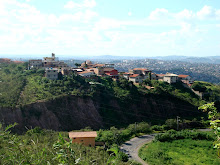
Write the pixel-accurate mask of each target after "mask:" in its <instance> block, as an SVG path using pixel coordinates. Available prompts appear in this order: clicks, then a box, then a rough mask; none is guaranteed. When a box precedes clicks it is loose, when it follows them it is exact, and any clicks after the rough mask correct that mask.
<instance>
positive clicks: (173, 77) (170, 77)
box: [163, 73, 178, 84]
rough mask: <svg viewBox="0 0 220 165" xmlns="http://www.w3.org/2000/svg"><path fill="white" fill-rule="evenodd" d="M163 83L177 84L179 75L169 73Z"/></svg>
mask: <svg viewBox="0 0 220 165" xmlns="http://www.w3.org/2000/svg"><path fill="white" fill-rule="evenodd" d="M163 81H165V82H168V83H169V84H173V83H176V82H177V81H178V75H176V74H172V73H167V74H165V75H164V77H163Z"/></svg>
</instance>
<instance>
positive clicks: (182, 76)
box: [178, 74, 189, 78]
mask: <svg viewBox="0 0 220 165" xmlns="http://www.w3.org/2000/svg"><path fill="white" fill-rule="evenodd" d="M188 76H189V75H183V74H180V75H179V76H178V77H180V78H186V77H188Z"/></svg>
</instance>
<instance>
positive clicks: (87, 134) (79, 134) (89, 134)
mask: <svg viewBox="0 0 220 165" xmlns="http://www.w3.org/2000/svg"><path fill="white" fill-rule="evenodd" d="M74 137H97V132H96V131H90V132H69V138H74Z"/></svg>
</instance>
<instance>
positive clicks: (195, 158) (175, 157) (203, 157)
mask: <svg viewBox="0 0 220 165" xmlns="http://www.w3.org/2000/svg"><path fill="white" fill-rule="evenodd" d="M212 144H213V142H212V141H207V140H192V139H183V140H174V141H171V142H159V141H157V142H153V143H151V144H147V145H144V146H143V147H142V148H141V149H140V151H139V156H140V157H141V158H142V159H143V160H145V161H147V162H148V163H149V164H150V165H161V164H163V165H166V164H169V165H200V164H203V165H205V164H207V165H219V164H220V159H219V158H218V157H217V154H216V150H215V149H213V145H212Z"/></svg>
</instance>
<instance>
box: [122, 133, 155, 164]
mask: <svg viewBox="0 0 220 165" xmlns="http://www.w3.org/2000/svg"><path fill="white" fill-rule="evenodd" d="M155 135H156V134H151V135H143V136H139V137H135V138H133V139H131V140H129V141H127V142H125V143H124V144H122V145H121V147H120V149H121V151H122V152H124V153H126V154H127V155H128V157H129V159H133V160H135V161H137V162H139V163H141V164H143V165H148V164H147V163H146V162H145V161H144V160H142V159H141V158H140V157H139V156H138V150H139V149H140V148H141V147H142V146H143V145H144V144H146V143H150V142H151V141H152V140H153V139H154V136H155Z"/></svg>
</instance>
